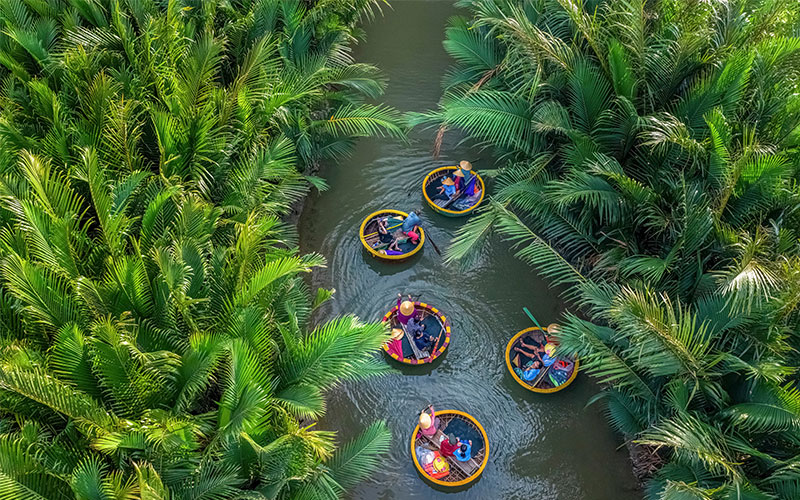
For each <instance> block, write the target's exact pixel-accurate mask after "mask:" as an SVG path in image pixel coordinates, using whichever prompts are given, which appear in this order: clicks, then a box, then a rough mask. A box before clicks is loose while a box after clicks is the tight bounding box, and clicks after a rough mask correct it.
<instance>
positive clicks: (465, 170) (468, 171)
mask: <svg viewBox="0 0 800 500" xmlns="http://www.w3.org/2000/svg"><path fill="white" fill-rule="evenodd" d="M458 171H460V172H461V173H462V174H463V175H464V181H466V182H469V180H470V179H472V174H474V171H473V170H472V163H470V162H468V161H467V160H461V161H460V162H459V163H458Z"/></svg>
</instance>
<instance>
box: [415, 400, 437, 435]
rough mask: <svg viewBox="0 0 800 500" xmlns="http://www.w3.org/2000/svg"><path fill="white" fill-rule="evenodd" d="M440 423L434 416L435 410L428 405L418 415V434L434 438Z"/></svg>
mask: <svg viewBox="0 0 800 500" xmlns="http://www.w3.org/2000/svg"><path fill="white" fill-rule="evenodd" d="M428 411H430V413H428ZM440 423H441V421H440V420H439V417H437V416H436V410H434V409H433V405H428V407H427V408H425V409H424V410H422V412H421V413H420V414H419V432H420V433H421V434H423V435H425V436H434V435H435V434H436V431H437V430H439V424H440Z"/></svg>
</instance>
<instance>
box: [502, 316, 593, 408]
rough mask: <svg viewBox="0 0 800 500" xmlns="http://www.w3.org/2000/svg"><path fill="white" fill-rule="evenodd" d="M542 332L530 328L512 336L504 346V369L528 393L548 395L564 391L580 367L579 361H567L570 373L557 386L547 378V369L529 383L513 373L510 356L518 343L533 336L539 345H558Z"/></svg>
mask: <svg viewBox="0 0 800 500" xmlns="http://www.w3.org/2000/svg"><path fill="white" fill-rule="evenodd" d="M544 332H545V330H542V329H540V328H539V327H538V326H532V327H530V328H526V329H524V330H522V331H521V332H519V333H517V334H516V335H514V336H513V337H512V338H511V340H509V341H508V344H507V345H506V367H507V368H508V371H509V373H511V376H512V377H513V378H514V380H516V381H517V383H518V384H519V385H521V386H522V387H524V388H526V389H528V390H529V391H533V392H539V393H543V394H550V393H553V392H558V391H560V390H562V389H566V388H567V386H568V385H570V384H571V383H572V381H573V380H575V377H576V376H577V375H578V368H579V366H580V362H579V360H577V359H576V360H574V361H573V360H569V361H570V362H571V363H572V368H571V372H570V373H569V374H568V377H567V379H566V381H564V382H563V383H561V384H559V385H555V384H554V382H553V380H552V379H551V378H550V377H549V376H548V373H549V369H548V368H543V372H544V373H540V376H538V377H536V378H535V379H533V380H531V381H526V380H523V379H522V378H520V376H519V375H517V372H516V371H514V362H513V355H512V353H513V352H514V351H513V349H514V346H519V345H520V342H522V341H523V340H526V339H527V338H529V337H534V336H537V337H540V339H539V342H540V343H541V342H542V341H543V342H544V343H547V342H551V343H554V344H558V340H557V339H555V338H554V337H553V336H552V335H551V336H550V337H548V336H547V335H546V334H545V333H544ZM556 362H558V361H556ZM551 366H552V365H551Z"/></svg>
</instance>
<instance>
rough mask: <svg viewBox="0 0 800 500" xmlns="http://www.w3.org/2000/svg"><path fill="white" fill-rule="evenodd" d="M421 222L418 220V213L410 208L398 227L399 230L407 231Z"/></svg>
mask: <svg viewBox="0 0 800 500" xmlns="http://www.w3.org/2000/svg"><path fill="white" fill-rule="evenodd" d="M420 222H422V221H420V220H419V215H417V212H416V211H415V210H412V211H411V212H409V213H408V217H406V218H405V220H404V221H403V225H402V226H401V227H400V230H401V231H403V232H404V233H407V232H409V231H411V230H412V229H414V228H415V227H417V226H419V223H420Z"/></svg>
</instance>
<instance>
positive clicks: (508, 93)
mask: <svg viewBox="0 0 800 500" xmlns="http://www.w3.org/2000/svg"><path fill="white" fill-rule="evenodd" d="M464 3H465V4H467V5H469V6H471V8H472V12H473V15H474V17H473V19H471V20H467V19H461V18H458V19H454V20H453V21H452V22H451V24H450V27H449V28H448V30H447V40H446V42H445V47H446V49H447V50H448V51H449V52H450V54H451V55H452V56H453V57H454V58H455V59H456V61H457V65H456V67H455V68H454V69H453V70H452V71H451V72H450V73H449V74H448V77H447V80H446V86H447V89H446V93H445V95H444V97H443V98H442V101H441V106H440V109H439V110H437V111H434V112H431V113H427V114H422V115H416V116H414V117H413V120H414V121H415V122H416V123H422V124H425V123H428V124H435V125H439V126H440V131H445V130H446V129H447V128H460V129H462V130H464V131H466V132H467V133H468V134H469V135H470V136H471V137H472V138H474V139H475V140H477V141H479V142H480V143H481V144H483V145H485V146H492V147H494V148H495V150H496V151H497V154H498V155H500V156H501V157H502V158H503V160H504V162H505V166H504V168H502V169H501V171H500V173H499V176H498V178H497V181H496V190H495V195H494V197H493V199H492V200H491V202H490V203H489V206H487V207H486V208H485V209H484V210H483V211H482V212H481V213H480V215H478V216H477V217H475V218H474V219H473V220H471V221H470V222H469V224H467V225H466V226H465V228H464V229H463V230H462V231H461V232H460V233H459V235H458V236H457V237H456V239H455V241H454V243H453V245H452V247H451V248H450V251H449V257H450V259H451V260H467V259H468V258H469V257H470V255H473V254H474V253H473V252H472V250H474V249H475V248H476V247H478V246H479V245H480V243H481V241H482V240H483V239H484V238H486V237H487V236H488V235H490V234H492V233H494V232H496V233H499V234H500V235H501V236H503V237H505V238H506V239H508V240H509V241H510V242H512V244H513V245H514V246H515V248H516V251H517V255H518V256H519V257H520V258H521V259H522V260H523V261H525V262H527V263H528V264H530V265H532V266H534V267H536V268H537V269H538V270H540V271H541V272H542V273H543V274H545V275H547V276H549V277H551V278H552V279H553V281H554V282H555V283H556V284H558V285H562V286H564V287H565V289H566V290H567V292H566V293H567V296H568V297H569V298H571V299H572V300H573V301H574V302H575V303H576V305H577V306H579V308H580V311H581V313H580V314H568V315H567V316H566V317H565V318H564V321H563V323H564V326H563V335H562V337H563V339H562V340H563V344H564V346H565V348H566V349H568V350H570V351H572V352H574V353H576V354H578V355H579V356H580V357H581V360H582V366H585V367H586V371H587V372H589V373H590V374H592V375H594V376H595V377H596V378H597V379H598V380H600V381H601V382H603V383H604V387H605V390H604V391H603V393H602V394H600V395H599V396H598V399H603V400H604V402H605V404H606V405H607V406H606V407H607V410H608V415H609V417H610V421H611V423H612V424H613V426H614V427H615V428H616V429H618V430H620V431H622V432H623V433H625V434H626V435H627V436H628V437H630V438H631V439H632V440H633V441H634V442H635V443H638V445H639V447H638V448H637V450H638V452H639V453H642V454H643V455H640V456H639V458H640V459H641V458H642V457H643V456H644V458H646V459H647V460H646V461H648V463H649V464H650V465H652V466H653V469H652V470H651V471H650V474H649V475H650V477H651V480H650V483H649V487H648V495H649V496H650V497H651V498H654V499H678V498H680V499H684V498H692V499H694V498H699V499H709V498H726V499H727V498H754V499H775V498H779V499H786V500H788V499H795V498H799V497H800V474H799V473H798V464H800V390H798V387H797V382H798V380H797V374H796V371H797V367H798V362H800V357H798V355H797V349H798V348H800V338H798V332H799V331H800V330H799V329H798V328H799V327H800V314H799V313H798V307H797V306H798V303H799V302H800V241H799V240H798V236H799V235H800V213H798V207H799V206H800V188H798V185H797V180H798V173H799V172H798V162H799V161H800V156H798V149H797V148H798V143H799V140H800V128H799V127H798V126H799V125H800V98H799V97H798V81H800V80H799V79H800V38H798V37H797V36H796V35H797V33H798V31H799V30H800V23H798V20H799V19H800V5H798V3H797V2H782V1H773V0H725V1H723V0H711V1H705V2H698V1H694V0H652V1H647V0H529V1H525V2H511V1H503V0H495V1H492V0H482V1H473V2H464ZM648 454H649V456H647V455H648Z"/></svg>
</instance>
